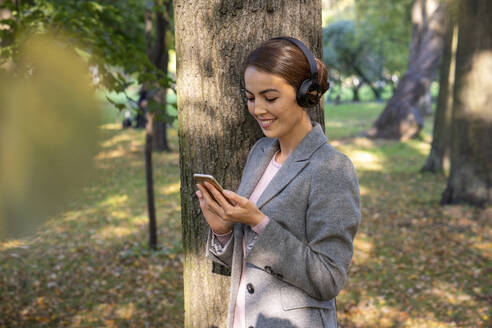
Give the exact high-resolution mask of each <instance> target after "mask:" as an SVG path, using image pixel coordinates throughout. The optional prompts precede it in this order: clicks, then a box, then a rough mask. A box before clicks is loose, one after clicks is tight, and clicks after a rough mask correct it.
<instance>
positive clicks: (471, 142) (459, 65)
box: [442, 0, 492, 206]
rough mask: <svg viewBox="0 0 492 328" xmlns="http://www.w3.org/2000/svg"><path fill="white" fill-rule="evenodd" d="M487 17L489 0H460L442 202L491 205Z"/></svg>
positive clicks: (491, 59)
mask: <svg viewBox="0 0 492 328" xmlns="http://www.w3.org/2000/svg"><path fill="white" fill-rule="evenodd" d="M490 17H492V3H491V2H490V1H488V0H475V1H465V0H461V1H459V16H458V26H459V27H458V28H459V32H458V50H457V54H456V79H455V87H454V93H453V95H454V102H453V122H452V136H451V172H450V175H449V179H448V185H447V187H446V190H445V191H444V194H443V197H442V203H443V204H455V203H461V202H465V203H469V204H473V205H478V206H485V205H490V204H492V160H491V159H492V107H491V99H492V78H491V73H492V34H491V33H490V31H491V30H492V20H491V19H490Z"/></svg>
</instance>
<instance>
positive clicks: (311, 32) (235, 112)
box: [174, 0, 324, 328]
mask: <svg viewBox="0 0 492 328" xmlns="http://www.w3.org/2000/svg"><path fill="white" fill-rule="evenodd" d="M174 17H175V31H176V34H175V40H176V57H177V93H178V124H179V129H178V131H179V148H180V168H181V208H182V211H181V215H182V227H183V248H184V253H185V257H184V296H185V325H184V326H185V327H194V328H195V327H196V328H200V327H206V328H210V327H225V325H226V317H227V305H228V302H229V285H230V279H229V278H228V277H225V276H223V275H218V274H213V273H212V270H211V269H212V264H211V262H210V261H208V260H207V259H205V256H204V255H205V242H206V233H207V231H208V225H207V224H206V221H205V219H204V218H203V217H202V215H201V211H200V207H199V203H198V200H197V197H196V196H195V191H196V187H195V183H194V181H193V173H207V174H212V175H214V176H215V177H216V178H217V179H218V181H219V182H220V183H221V184H222V185H223V186H224V187H225V188H227V189H231V190H236V189H237V187H238V186H239V182H240V177H241V173H242V169H243V167H244V164H245V161H246V156H247V154H248V151H249V149H250V148H251V146H252V145H253V144H254V142H255V141H256V140H257V139H258V138H260V137H262V136H263V134H262V132H261V130H260V128H259V126H258V124H257V123H256V122H255V120H254V119H253V118H252V117H251V116H250V115H249V113H248V110H247V107H246V102H245V100H244V97H243V95H242V93H241V87H244V83H243V76H242V69H243V65H244V62H245V60H246V57H247V55H248V53H249V52H250V51H251V50H253V49H254V48H255V47H256V46H257V45H258V44H259V43H260V42H262V41H264V40H267V39H269V38H271V37H274V36H281V35H290V36H294V37H297V38H299V39H301V40H303V41H304V42H305V43H306V44H307V46H308V47H310V48H311V49H312V50H313V53H314V54H315V55H317V56H318V57H319V58H322V56H321V51H322V42H321V2H320V1H270V0H269V1H261V0H254V1H232V0H231V1H224V0H222V1H218V0H214V1H210V0H195V1H185V0H176V1H175V2H174ZM311 118H312V119H313V120H315V121H318V122H320V123H321V124H322V126H323V127H324V124H323V123H324V116H323V111H322V108H321V107H320V106H318V107H317V108H315V109H314V110H313V111H311ZM216 269H217V268H216ZM215 271H217V270H215ZM219 271H221V270H219ZM222 272H223V271H222Z"/></svg>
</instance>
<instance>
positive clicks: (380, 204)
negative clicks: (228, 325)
mask: <svg viewBox="0 0 492 328" xmlns="http://www.w3.org/2000/svg"><path fill="white" fill-rule="evenodd" d="M382 106H383V105H382V104H379V103H363V104H344V105H340V106H333V105H329V106H327V108H326V114H325V117H326V130H327V131H326V132H327V135H328V137H329V139H330V142H331V143H332V144H333V145H334V146H335V147H336V148H338V149H339V150H340V151H342V152H344V153H346V154H347V155H349V157H350V158H351V159H352V160H353V162H354V165H355V167H356V169H357V172H358V176H359V182H360V190H361V200H362V224H361V227H360V230H359V232H358V235H357V237H356V240H355V243H354V247H355V252H354V258H353V262H352V265H351V269H350V272H349V281H348V283H347V285H346V287H345V288H344V289H343V290H342V292H341V293H340V295H339V296H338V297H337V307H338V317H339V322H340V324H341V326H342V327H490V326H491V323H492V321H491V319H490V317H491V316H492V313H491V309H490V304H491V303H492V297H491V295H492V288H491V284H490V281H492V266H491V263H492V261H491V259H492V224H491V222H492V210H491V209H490V208H489V209H486V210H476V209H473V208H470V207H467V206H446V207H441V206H439V199H440V195H441V193H442V191H443V189H444V187H445V184H446V177H445V176H444V175H433V174H421V173H419V169H420V167H421V166H422V165H423V163H424V161H425V158H426V155H427V153H428V151H429V149H430V141H431V134H430V133H431V128H432V121H431V118H428V119H427V121H426V123H425V124H426V125H425V128H424V131H423V133H422V137H421V138H420V139H418V140H411V141H408V142H401V143H400V142H393V141H371V140H367V139H365V138H361V137H358V136H357V134H358V133H360V132H361V131H363V130H365V129H366V128H367V127H369V126H370V124H371V122H372V121H373V120H374V119H375V118H376V117H377V115H378V114H379V112H380V110H381V109H382ZM102 130H103V132H104V135H105V137H104V141H103V142H102V143H101V151H100V153H99V155H98V156H97V157H96V159H95V160H96V163H97V167H98V171H97V172H98V174H97V176H96V178H95V179H93V180H91V181H89V182H88V186H87V187H86V188H85V189H84V190H83V192H82V193H81V194H80V196H79V197H78V198H77V199H76V200H75V201H73V202H72V203H71V204H67V205H66V208H64V209H63V210H61V211H60V212H59V214H58V215H57V216H56V217H54V218H53V219H52V220H51V221H50V222H48V224H45V225H43V226H42V227H40V228H39V231H38V232H37V233H36V234H33V235H32V236H30V237H28V238H24V239H18V240H5V241H2V242H0V327H102V326H104V327H181V326H182V322H183V291H182V290H183V282H182V248H181V226H180V196H179V188H180V183H179V158H178V153H177V152H173V153H169V154H165V153H162V154H155V155H154V168H155V169H154V174H155V177H154V178H155V191H156V208H157V218H158V228H159V244H160V248H159V250H158V251H157V252H150V251H148V249H147V225H146V223H147V218H146V198H145V182H144V181H145V180H144V169H143V167H144V163H143V154H142V151H143V140H144V139H143V132H142V131H135V130H120V126H119V125H118V124H107V125H104V126H103V127H102ZM170 142H171V145H172V146H173V149H178V146H177V137H176V130H175V129H172V130H170Z"/></svg>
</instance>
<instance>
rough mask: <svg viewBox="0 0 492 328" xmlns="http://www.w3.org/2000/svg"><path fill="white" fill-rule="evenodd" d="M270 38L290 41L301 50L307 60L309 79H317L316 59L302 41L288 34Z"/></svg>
mask: <svg viewBox="0 0 492 328" xmlns="http://www.w3.org/2000/svg"><path fill="white" fill-rule="evenodd" d="M272 40H286V41H289V42H290V43H293V44H294V45H296V46H297V47H298V48H299V49H301V51H302V52H303V53H304V56H305V57H306V59H307V61H308V62H309V69H310V71H311V80H312V81H316V82H317V81H318V65H316V59H314V55H313V53H312V52H311V51H310V50H309V49H308V47H306V45H305V44H304V43H302V42H301V41H300V40H297V39H296V38H292V37H290V36H279V37H277V38H273V39H272Z"/></svg>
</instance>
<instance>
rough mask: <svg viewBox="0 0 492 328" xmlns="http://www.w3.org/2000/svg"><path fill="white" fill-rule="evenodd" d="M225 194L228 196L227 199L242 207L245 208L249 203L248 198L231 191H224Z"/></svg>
mask: <svg viewBox="0 0 492 328" xmlns="http://www.w3.org/2000/svg"><path fill="white" fill-rule="evenodd" d="M224 194H225V195H226V196H227V198H229V199H230V200H232V201H233V202H234V203H235V204H237V205H240V206H241V207H244V205H245V204H246V203H247V202H248V201H249V200H248V199H247V198H244V197H242V196H239V195H238V194H236V193H235V192H234V191H231V190H227V189H224Z"/></svg>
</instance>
